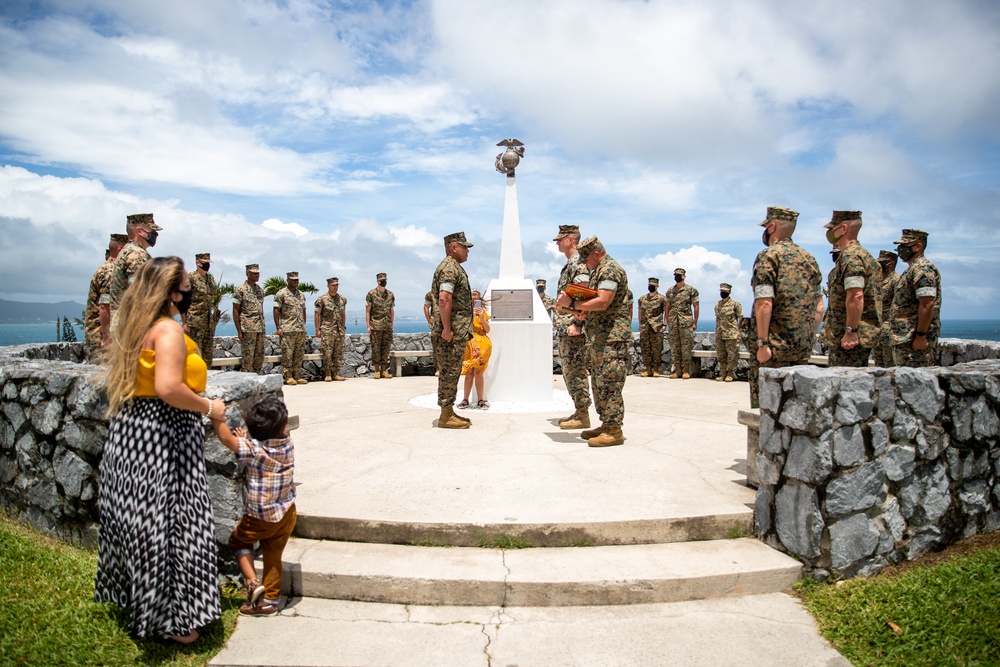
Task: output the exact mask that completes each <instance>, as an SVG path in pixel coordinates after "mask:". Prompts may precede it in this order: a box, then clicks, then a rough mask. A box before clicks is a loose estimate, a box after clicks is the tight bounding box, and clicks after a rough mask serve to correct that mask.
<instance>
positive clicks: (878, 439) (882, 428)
mask: <svg viewBox="0 0 1000 667" xmlns="http://www.w3.org/2000/svg"><path fill="white" fill-rule="evenodd" d="M868 432H869V433H870V434H871V444H872V454H874V455H875V456H882V454H884V453H885V448H886V447H887V446H888V445H889V428H888V427H887V426H886V425H885V422H883V421H881V420H880V419H873V420H872V421H871V422H869V424H868Z"/></svg>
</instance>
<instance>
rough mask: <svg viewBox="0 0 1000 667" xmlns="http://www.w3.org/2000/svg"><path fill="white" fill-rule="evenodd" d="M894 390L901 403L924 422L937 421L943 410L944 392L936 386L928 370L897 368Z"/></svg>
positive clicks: (934, 379)
mask: <svg viewBox="0 0 1000 667" xmlns="http://www.w3.org/2000/svg"><path fill="white" fill-rule="evenodd" d="M896 388H897V389H898V390H899V397H900V398H901V399H903V402H905V403H906V404H907V405H909V406H910V408H911V409H912V410H913V412H914V413H915V414H917V415H920V416H921V417H922V418H923V419H925V420H926V421H934V420H935V419H937V416H938V413H940V412H941V410H942V408H944V398H945V394H944V391H942V390H941V387H940V386H938V379H937V376H935V375H934V374H933V372H931V371H929V370H926V369H922V368H906V367H900V368H897V369H896Z"/></svg>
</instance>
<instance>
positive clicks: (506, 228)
mask: <svg viewBox="0 0 1000 667" xmlns="http://www.w3.org/2000/svg"><path fill="white" fill-rule="evenodd" d="M500 278H524V256H523V255H522V254H521V220H520V218H519V217H518V213H517V183H516V182H515V181H514V177H513V176H508V177H507V188H506V191H505V194H504V202H503V237H502V239H501V242H500Z"/></svg>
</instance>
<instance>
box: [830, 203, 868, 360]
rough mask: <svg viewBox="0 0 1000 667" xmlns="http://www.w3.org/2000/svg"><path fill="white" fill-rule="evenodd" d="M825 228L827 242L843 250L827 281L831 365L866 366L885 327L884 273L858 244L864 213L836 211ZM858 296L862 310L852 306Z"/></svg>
mask: <svg viewBox="0 0 1000 667" xmlns="http://www.w3.org/2000/svg"><path fill="white" fill-rule="evenodd" d="M825 228H826V230H827V240H828V241H830V242H831V243H835V244H836V245H837V247H838V249H839V250H840V253H839V257H838V258H837V262H836V264H834V267H833V271H832V272H831V274H830V277H829V279H828V281H827V295H828V299H829V306H828V307H827V309H826V319H825V324H824V325H823V339H824V342H825V343H826V344H827V346H828V350H829V352H828V354H829V359H830V366H854V367H863V366H867V365H868V357H869V356H871V350H872V346H873V345H874V344H875V340H876V337H877V336H878V332H879V330H880V329H881V326H882V298H881V293H882V285H881V283H882V271H881V269H879V266H878V264H877V263H876V262H875V258H874V257H872V256H871V253H869V252H868V251H867V250H865V249H864V248H863V247H862V246H861V244H860V243H858V240H857V233H858V231H859V230H860V229H861V211H834V212H833V215H832V217H831V219H830V222H828V223H827V224H826V225H825ZM838 232H840V234H838ZM858 297H860V298H861V304H860V306H861V307H860V308H856V306H852V304H856V303H857V301H856V299H857V298H858ZM853 309H856V310H857V311H859V312H851V311H852V310H853ZM852 320H857V321H855V322H854V323H853V324H851V321H852Z"/></svg>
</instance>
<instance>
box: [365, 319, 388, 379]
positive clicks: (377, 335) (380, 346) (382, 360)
mask: <svg viewBox="0 0 1000 667" xmlns="http://www.w3.org/2000/svg"><path fill="white" fill-rule="evenodd" d="M369 338H370V339H371V343H372V366H373V367H374V368H375V370H377V371H378V370H383V369H384V370H388V368H389V348H390V347H392V329H381V330H375V329H372V332H371V334H370V336H369Z"/></svg>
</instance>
